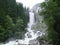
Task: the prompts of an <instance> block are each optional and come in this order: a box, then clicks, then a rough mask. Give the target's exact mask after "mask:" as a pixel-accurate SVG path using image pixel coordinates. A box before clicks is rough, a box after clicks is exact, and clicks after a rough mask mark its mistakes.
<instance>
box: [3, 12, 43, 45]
mask: <svg viewBox="0 0 60 45" xmlns="http://www.w3.org/2000/svg"><path fill="white" fill-rule="evenodd" d="M29 17H30V19H29V23H28V27H27V32H26V33H25V38H24V39H18V41H16V40H13V41H9V42H8V43H6V44H3V45H18V44H23V45H29V44H30V43H31V40H35V41H34V42H37V41H36V39H37V37H39V36H42V33H41V32H40V31H36V32H34V30H32V26H33V25H35V18H34V13H33V12H32V11H31V12H29ZM34 42H32V43H34ZM32 43H31V44H32ZM37 45H39V43H38V44H37Z"/></svg>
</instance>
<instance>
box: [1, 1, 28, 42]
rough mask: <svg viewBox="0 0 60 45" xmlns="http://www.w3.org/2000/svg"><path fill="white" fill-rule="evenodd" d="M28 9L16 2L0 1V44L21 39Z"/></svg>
mask: <svg viewBox="0 0 60 45" xmlns="http://www.w3.org/2000/svg"><path fill="white" fill-rule="evenodd" d="M27 11H29V9H27V8H24V7H23V4H21V3H18V2H16V0H0V42H4V41H6V40H7V39H9V38H13V37H14V38H22V35H23V34H24V33H25V32H26V29H25V28H26V27H27V23H28V18H29V17H28V15H29V12H27Z"/></svg>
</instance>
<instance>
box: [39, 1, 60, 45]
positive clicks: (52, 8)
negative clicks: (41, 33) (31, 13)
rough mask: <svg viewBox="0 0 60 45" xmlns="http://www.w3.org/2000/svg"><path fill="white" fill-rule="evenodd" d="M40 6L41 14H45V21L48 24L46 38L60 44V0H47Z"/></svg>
mask: <svg viewBox="0 0 60 45" xmlns="http://www.w3.org/2000/svg"><path fill="white" fill-rule="evenodd" d="M40 6H41V11H40V15H42V16H44V22H45V23H46V25H47V26H48V29H47V30H46V32H47V37H46V38H45V40H47V41H48V42H49V43H52V44H53V45H60V0H45V1H44V2H43V3H41V4H40Z"/></svg>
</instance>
